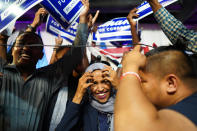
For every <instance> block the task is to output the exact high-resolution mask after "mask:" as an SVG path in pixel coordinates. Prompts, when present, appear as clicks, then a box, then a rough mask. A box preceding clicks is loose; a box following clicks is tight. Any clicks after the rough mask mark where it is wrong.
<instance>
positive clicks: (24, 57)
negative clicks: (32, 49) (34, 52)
mask: <svg viewBox="0 0 197 131" xmlns="http://www.w3.org/2000/svg"><path fill="white" fill-rule="evenodd" d="M21 58H22V59H31V56H30V55H27V54H21Z"/></svg>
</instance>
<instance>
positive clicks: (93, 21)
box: [92, 10, 100, 25]
mask: <svg viewBox="0 0 197 131" xmlns="http://www.w3.org/2000/svg"><path fill="white" fill-rule="evenodd" d="M99 13H100V11H99V10H97V11H96V14H95V15H94V18H93V19H92V25H94V23H95V22H96V20H97V18H98V15H99Z"/></svg>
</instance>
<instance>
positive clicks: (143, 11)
mask: <svg viewBox="0 0 197 131" xmlns="http://www.w3.org/2000/svg"><path fill="white" fill-rule="evenodd" d="M177 1H178V0H159V2H160V3H161V5H162V6H163V7H166V6H168V5H170V4H172V3H175V2H177ZM137 9H138V11H137V14H139V17H138V18H137V20H141V19H143V18H144V17H146V16H148V15H150V14H152V13H153V11H152V8H151V7H150V5H149V3H148V2H147V1H145V2H143V3H142V4H141V5H140V6H138V7H137Z"/></svg>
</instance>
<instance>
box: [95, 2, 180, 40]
mask: <svg viewBox="0 0 197 131" xmlns="http://www.w3.org/2000/svg"><path fill="white" fill-rule="evenodd" d="M176 1H178V0H159V2H160V3H161V4H162V6H164V7H166V6H168V5H170V4H172V3H174V2H176ZM137 9H138V12H137V13H138V14H139V17H138V18H137V19H136V20H141V19H143V18H144V17H146V16H148V15H150V14H151V13H153V11H152V9H151V7H150V5H149V3H148V2H146V1H145V2H143V3H142V4H141V5H140V6H138V7H137ZM131 40H132V36H131V33H130V25H129V23H128V21H127V19H126V18H116V19H113V20H111V21H109V22H107V23H104V24H103V25H100V26H99V27H98V30H97V32H96V33H93V41H94V42H106V41H131Z"/></svg>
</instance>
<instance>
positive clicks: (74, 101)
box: [72, 94, 83, 104]
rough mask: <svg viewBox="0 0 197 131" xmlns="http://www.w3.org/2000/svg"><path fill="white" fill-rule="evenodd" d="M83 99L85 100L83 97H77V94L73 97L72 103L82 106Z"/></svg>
mask: <svg viewBox="0 0 197 131" xmlns="http://www.w3.org/2000/svg"><path fill="white" fill-rule="evenodd" d="M82 99H83V97H82V96H81V95H77V94H76V95H75V96H74V97H73V99H72V102H73V103H76V104H80V103H81V101H82Z"/></svg>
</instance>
